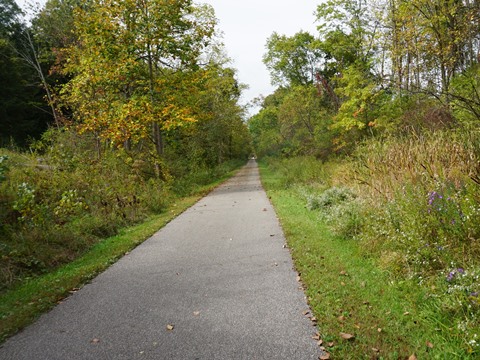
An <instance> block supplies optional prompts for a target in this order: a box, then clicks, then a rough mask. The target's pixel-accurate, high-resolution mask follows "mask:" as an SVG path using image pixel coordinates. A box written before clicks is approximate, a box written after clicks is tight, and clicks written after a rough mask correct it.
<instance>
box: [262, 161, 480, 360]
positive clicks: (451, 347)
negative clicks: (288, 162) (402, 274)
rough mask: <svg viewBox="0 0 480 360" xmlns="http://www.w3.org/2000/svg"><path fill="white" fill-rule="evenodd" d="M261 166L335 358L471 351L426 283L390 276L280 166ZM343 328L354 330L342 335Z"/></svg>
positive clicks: (459, 355)
mask: <svg viewBox="0 0 480 360" xmlns="http://www.w3.org/2000/svg"><path fill="white" fill-rule="evenodd" d="M261 174H262V180H263V183H264V186H265V187H266V189H267V192H268V195H269V197H270V199H271V201H272V203H273V205H274V206H275V209H276V211H277V214H278V216H279V219H280V221H281V223H282V226H283V228H284V231H285V235H286V237H287V241H288V244H289V247H290V249H291V253H292V257H293V259H294V262H295V265H296V268H297V271H298V272H299V273H300V274H301V278H302V282H303V283H304V286H305V288H306V294H307V297H308V301H309V303H310V306H311V308H312V311H313V313H314V315H315V317H316V318H317V319H318V328H319V333H320V336H321V338H322V340H323V346H325V347H326V350H327V351H328V352H330V353H331V355H332V358H333V359H408V358H409V357H410V356H411V355H412V354H415V355H416V357H417V358H418V359H470V358H471V359H474V358H475V355H472V354H469V353H468V350H467V349H466V347H465V343H464V339H462V337H461V336H458V329H453V328H450V326H451V323H449V321H448V318H445V317H443V316H442V313H441V311H440V308H441V304H439V302H438V301H437V300H436V299H435V298H434V297H432V296H431V295H429V291H428V289H425V287H421V286H418V284H417V283H416V282H414V281H413V280H412V281H407V280H406V281H398V280H397V281H394V280H392V279H393V277H391V276H390V274H388V273H387V272H386V271H382V270H381V269H380V267H379V266H378V265H377V264H376V262H375V259H374V258H372V257H367V256H366V255H365V254H366V251H362V249H361V248H360V246H361V243H359V242H357V241H355V240H352V239H349V240H347V239H344V238H342V237H340V236H336V235H334V234H333V233H332V232H331V230H330V229H329V227H328V226H327V225H326V224H325V223H323V222H322V220H321V217H320V216H319V215H318V213H317V212H314V211H310V210H308V209H307V207H306V204H305V199H304V197H302V196H301V195H300V194H299V192H298V191H296V190H295V187H292V186H284V182H283V181H282V179H281V176H282V175H281V174H280V172H274V171H272V170H271V168H268V167H266V166H265V165H263V164H262V166H261ZM363 250H364V249H363ZM340 333H348V334H352V335H354V336H355V338H354V340H348V341H347V340H343V339H342V337H341V336H340ZM329 345H331V346H329ZM477 355H478V354H477Z"/></svg>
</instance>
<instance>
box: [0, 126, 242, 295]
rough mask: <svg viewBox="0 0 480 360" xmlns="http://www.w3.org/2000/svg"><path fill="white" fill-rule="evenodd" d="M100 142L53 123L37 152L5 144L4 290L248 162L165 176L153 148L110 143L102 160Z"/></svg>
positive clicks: (0, 250) (0, 197)
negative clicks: (131, 149) (115, 146)
mask: <svg viewBox="0 0 480 360" xmlns="http://www.w3.org/2000/svg"><path fill="white" fill-rule="evenodd" d="M94 144H95V139H94V138H92V137H89V136H85V135H82V136H80V135H78V134H75V133H72V132H70V131H57V130H51V131H49V132H47V133H46V134H45V135H44V137H43V139H42V140H41V141H38V142H37V143H36V144H35V149H36V150H35V151H33V150H32V154H29V153H19V152H12V151H6V150H2V154H5V155H2V156H1V159H2V161H1V163H0V169H2V173H3V174H5V175H7V173H6V171H7V168H6V166H5V162H4V159H6V157H7V156H8V176H6V178H5V180H3V181H2V182H0V214H1V220H2V227H1V228H0V269H1V271H0V273H1V274H2V276H1V278H0V290H4V289H6V288H9V287H11V286H12V285H13V284H15V283H17V282H19V281H20V280H22V279H24V278H25V277H27V276H36V275H38V274H41V273H43V272H47V271H51V270H52V269H55V268H57V267H58V266H59V265H62V264H66V263H68V262H70V261H72V260H73V259H75V258H77V257H78V256H80V255H81V254H83V253H84V252H85V251H86V250H88V249H89V248H90V247H91V246H92V245H93V244H95V243H97V242H98V241H100V240H101V239H103V238H105V237H108V236H112V235H115V234H117V233H118V231H119V230H120V229H121V228H123V227H125V226H129V225H132V224H135V223H139V222H142V221H144V220H145V219H146V218H147V217H149V216H151V215H154V214H158V213H162V212H164V211H165V209H166V207H167V206H168V204H170V203H171V202H172V201H175V200H176V199H177V198H178V196H179V195H190V194H192V193H195V192H196V191H198V189H199V188H200V187H202V186H204V185H206V184H209V183H211V182H212V180H214V179H218V178H220V177H222V176H223V175H224V174H225V173H227V172H229V171H231V170H232V169H233V168H235V167H238V166H239V165H241V164H242V163H243V162H242V161H232V162H223V163H222V164H221V166H217V167H214V166H210V167H207V166H205V167H202V166H204V165H199V166H198V167H197V169H196V171H195V172H193V173H189V172H184V173H181V174H175V176H176V177H174V178H170V179H169V180H168V181H166V180H161V179H159V178H157V177H155V171H154V167H153V164H151V163H150V162H147V161H144V160H143V159H142V158H143V157H144V156H148V155H145V154H142V153H141V152H127V151H118V150H111V149H109V147H108V146H107V147H106V148H105V149H104V150H103V156H102V157H101V158H100V159H98V157H97V154H96V151H95V147H94ZM147 159H148V157H147ZM173 166H175V164H171V165H170V167H173ZM190 166H193V164H191V165H190ZM172 173H174V171H172Z"/></svg>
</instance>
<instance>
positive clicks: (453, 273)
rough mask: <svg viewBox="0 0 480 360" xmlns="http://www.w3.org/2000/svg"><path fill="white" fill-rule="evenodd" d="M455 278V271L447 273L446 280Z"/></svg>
mask: <svg viewBox="0 0 480 360" xmlns="http://www.w3.org/2000/svg"><path fill="white" fill-rule="evenodd" d="M454 278H455V271H450V272H449V273H448V275H447V281H452V280H453V279H454Z"/></svg>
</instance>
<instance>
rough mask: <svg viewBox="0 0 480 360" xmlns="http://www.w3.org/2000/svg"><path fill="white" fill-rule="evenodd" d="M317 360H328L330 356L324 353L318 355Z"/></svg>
mask: <svg viewBox="0 0 480 360" xmlns="http://www.w3.org/2000/svg"><path fill="white" fill-rule="evenodd" d="M319 360H330V354H329V353H325V354H323V355H320V357H319Z"/></svg>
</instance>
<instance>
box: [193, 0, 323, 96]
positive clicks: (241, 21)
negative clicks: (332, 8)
mask: <svg viewBox="0 0 480 360" xmlns="http://www.w3.org/2000/svg"><path fill="white" fill-rule="evenodd" d="M321 1H322V0H304V1H298V0H296V1H295V0H240V1H232V0H230V1H226V0H201V1H199V2H203V3H208V4H210V5H212V6H213V8H214V9H215V13H216V16H217V18H218V19H219V25H218V27H219V29H220V30H221V31H223V32H224V43H225V47H226V49H227V53H228V56H229V57H230V58H232V60H233V67H234V68H236V69H237V70H238V79H239V80H240V82H242V83H244V84H246V85H248V86H249V89H248V90H245V92H244V96H243V102H245V103H246V102H249V101H251V100H252V99H254V98H255V97H257V96H259V95H264V96H266V95H268V94H270V93H272V92H273V90H274V88H273V87H272V85H271V84H270V75H269V73H268V71H267V69H266V67H265V65H264V64H263V62H262V57H263V55H264V54H265V52H266V48H265V45H266V42H267V38H268V37H270V35H272V33H273V32H274V31H276V32H277V33H279V34H285V35H293V34H295V33H296V32H298V31H300V30H305V31H309V32H311V33H315V32H316V25H315V23H314V22H315V16H314V15H313V13H314V11H315V10H316V9H317V6H318V5H319V4H320V3H321Z"/></svg>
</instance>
